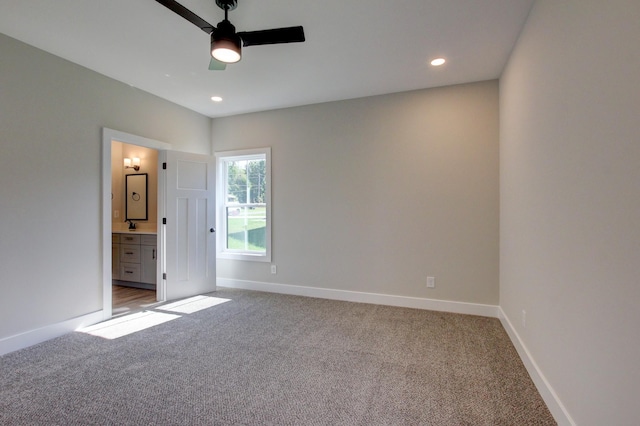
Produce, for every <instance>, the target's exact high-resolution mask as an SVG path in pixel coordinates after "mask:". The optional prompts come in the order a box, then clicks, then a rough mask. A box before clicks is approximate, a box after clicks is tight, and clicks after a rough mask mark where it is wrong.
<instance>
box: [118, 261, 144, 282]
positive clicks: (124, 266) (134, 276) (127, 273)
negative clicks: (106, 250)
mask: <svg viewBox="0 0 640 426" xmlns="http://www.w3.org/2000/svg"><path fill="white" fill-rule="evenodd" d="M120 279H121V280H122V281H136V282H137V281H140V264H139V263H121V264H120Z"/></svg>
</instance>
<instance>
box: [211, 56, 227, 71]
mask: <svg viewBox="0 0 640 426" xmlns="http://www.w3.org/2000/svg"><path fill="white" fill-rule="evenodd" d="M226 68H227V64H225V63H224V62H220V61H219V60H217V59H216V58H211V61H209V70H210V71H224V70H225V69H226Z"/></svg>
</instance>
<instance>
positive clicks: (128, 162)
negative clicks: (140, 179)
mask: <svg viewBox="0 0 640 426" xmlns="http://www.w3.org/2000/svg"><path fill="white" fill-rule="evenodd" d="M124 168H125V169H133V170H135V171H136V172H137V171H138V170H140V159H139V158H138V157H134V158H133V160H132V159H131V158H125V159H124Z"/></svg>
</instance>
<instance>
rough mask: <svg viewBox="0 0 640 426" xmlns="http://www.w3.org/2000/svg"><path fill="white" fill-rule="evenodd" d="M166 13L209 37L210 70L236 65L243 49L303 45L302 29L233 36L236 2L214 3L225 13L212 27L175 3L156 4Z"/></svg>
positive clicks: (162, 1) (160, 0)
mask: <svg viewBox="0 0 640 426" xmlns="http://www.w3.org/2000/svg"><path fill="white" fill-rule="evenodd" d="M156 1H157V2H158V3H160V4H161V5H163V6H165V7H166V8H168V9H169V10H171V11H173V12H175V13H177V14H178V15H180V16H182V17H183V18H184V19H186V20H187V21H189V22H191V23H192V24H194V25H195V26H197V27H198V28H200V29H201V30H202V31H204V32H205V33H207V34H211V56H212V58H211V61H210V63H209V69H210V70H224V69H225V68H226V65H227V64H233V63H236V62H238V61H239V60H240V59H241V58H242V47H241V43H242V46H244V47H249V46H260V45H264V44H280V43H298V42H303V41H304V40H305V38H304V29H303V28H302V27H301V26H297V27H286V28H274V29H270V30H260V31H241V32H236V27H234V26H233V24H231V22H229V19H228V18H229V16H228V15H229V11H230V10H234V9H235V8H236V7H237V6H238V0H215V2H216V4H217V5H218V7H219V8H220V9H222V10H224V20H223V21H221V22H219V23H218V26H217V27H214V26H213V25H211V24H210V23H208V22H207V21H205V20H204V19H202V18H201V17H199V16H198V15H196V14H195V13H193V12H192V11H190V10H189V9H187V8H186V7H184V6H183V5H181V4H180V3H178V2H176V1H175V0H156Z"/></svg>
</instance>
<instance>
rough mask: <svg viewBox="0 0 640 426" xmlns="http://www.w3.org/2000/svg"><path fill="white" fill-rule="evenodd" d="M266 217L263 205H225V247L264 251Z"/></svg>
mask: <svg viewBox="0 0 640 426" xmlns="http://www.w3.org/2000/svg"><path fill="white" fill-rule="evenodd" d="M266 240H267V218H266V208H265V206H264V205H259V206H255V207H253V206H252V207H238V206H228V207H227V249H229V250H241V251H250V252H264V251H266V249H267V242H266Z"/></svg>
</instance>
